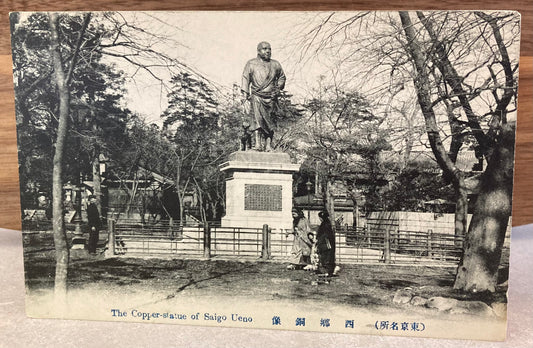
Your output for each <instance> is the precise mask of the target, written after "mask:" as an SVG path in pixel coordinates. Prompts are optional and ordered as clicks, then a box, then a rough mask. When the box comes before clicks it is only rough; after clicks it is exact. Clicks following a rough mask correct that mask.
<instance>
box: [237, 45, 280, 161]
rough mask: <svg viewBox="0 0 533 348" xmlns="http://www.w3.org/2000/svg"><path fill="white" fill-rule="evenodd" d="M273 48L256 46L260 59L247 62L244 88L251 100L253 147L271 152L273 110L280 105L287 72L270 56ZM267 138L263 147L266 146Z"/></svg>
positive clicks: (243, 79)
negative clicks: (279, 100)
mask: <svg viewBox="0 0 533 348" xmlns="http://www.w3.org/2000/svg"><path fill="white" fill-rule="evenodd" d="M271 54H272V49H271V47H270V44H269V43H268V42H261V43H259V44H258V45H257V58H254V59H251V60H249V61H248V63H246V66H245V67H244V72H243V74H242V84H241V91H242V93H243V94H244V96H245V97H246V99H248V100H249V101H250V112H249V115H248V116H249V118H250V120H249V121H248V123H249V124H250V128H249V130H250V131H252V132H253V134H254V140H255V144H254V147H253V149H255V150H265V151H271V149H272V148H271V143H272V136H273V135H274V129H273V124H272V113H273V112H274V111H275V109H276V108H277V107H278V106H277V98H278V96H279V94H280V91H281V90H282V89H283V88H284V87H285V74H284V73H283V69H282V68H281V64H280V63H279V62H278V61H277V60H274V59H270V56H271ZM263 140H264V148H263V145H262V144H263Z"/></svg>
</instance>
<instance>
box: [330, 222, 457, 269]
mask: <svg viewBox="0 0 533 348" xmlns="http://www.w3.org/2000/svg"><path fill="white" fill-rule="evenodd" d="M463 239H464V238H463V237H462V236H454V235H453V234H443V233H433V231H432V230H428V231H399V230H393V229H387V228H385V229H379V230H378V229H369V228H348V227H345V228H341V229H337V230H336V242H337V243H336V244H337V245H336V247H337V250H336V258H337V260H338V261H339V262H341V263H357V262H383V263H396V264H402V263H409V264H413V263H418V262H424V263H457V262H458V261H459V258H460V257H461V253H462V251H463V248H462V245H463Z"/></svg>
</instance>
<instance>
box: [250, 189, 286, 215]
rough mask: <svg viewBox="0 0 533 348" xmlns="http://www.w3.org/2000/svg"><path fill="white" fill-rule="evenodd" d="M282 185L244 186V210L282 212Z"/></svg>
mask: <svg viewBox="0 0 533 348" xmlns="http://www.w3.org/2000/svg"><path fill="white" fill-rule="evenodd" d="M281 189H282V186H281V185H262V184H245V185H244V210H262V211H281V210H282V205H281V196H282V192H281V191H282V190H281Z"/></svg>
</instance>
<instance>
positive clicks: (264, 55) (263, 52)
mask: <svg viewBox="0 0 533 348" xmlns="http://www.w3.org/2000/svg"><path fill="white" fill-rule="evenodd" d="M257 56H258V57H259V58H261V59H262V60H265V61H267V62H268V61H269V60H270V57H271V56H272V48H271V47H270V44H269V43H268V42H266V41H263V42H260V43H259V44H258V45H257Z"/></svg>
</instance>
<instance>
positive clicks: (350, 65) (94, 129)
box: [10, 11, 520, 341]
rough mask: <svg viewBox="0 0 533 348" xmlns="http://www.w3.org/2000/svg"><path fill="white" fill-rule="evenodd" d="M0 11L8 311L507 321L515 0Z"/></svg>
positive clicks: (412, 331) (498, 324) (484, 335)
mask: <svg viewBox="0 0 533 348" xmlns="http://www.w3.org/2000/svg"><path fill="white" fill-rule="evenodd" d="M10 27H11V45H12V58H13V81H14V87H15V107H16V126H17V143H18V158H19V180H20V193H21V197H20V202H21V218H22V235H23V248H24V277H25V288H26V289H25V290H26V313H27V315H28V316H29V317H33V318H62V319H81V320H103V321H117V322H118V321H120V322H142V323H146V324H150V323H160V324H181V325H201V326H215V327H216V326H219V327H239V328H261V329H271V330H292V331H317V332H336V333H350V334H364V335H389V336H408V337H432V338H450V339H473V340H487V341H502V340H505V338H506V331H507V302H508V298H507V293H508V289H509V281H508V279H509V258H510V248H511V245H510V244H511V243H510V234H511V221H512V220H511V213H512V194H513V173H514V152H515V131H516V117H517V116H516V115H517V95H518V72H519V64H518V63H519V50H520V47H519V46H520V14H519V13H518V12H514V11H390V12H385V11H367V12H347V11H340V12H316V11H309V12H292V11H285V12H224V11H210V12H201V11H187V12H163V11H160V12H157V11H155V12H136V11H125V12H12V13H10Z"/></svg>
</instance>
